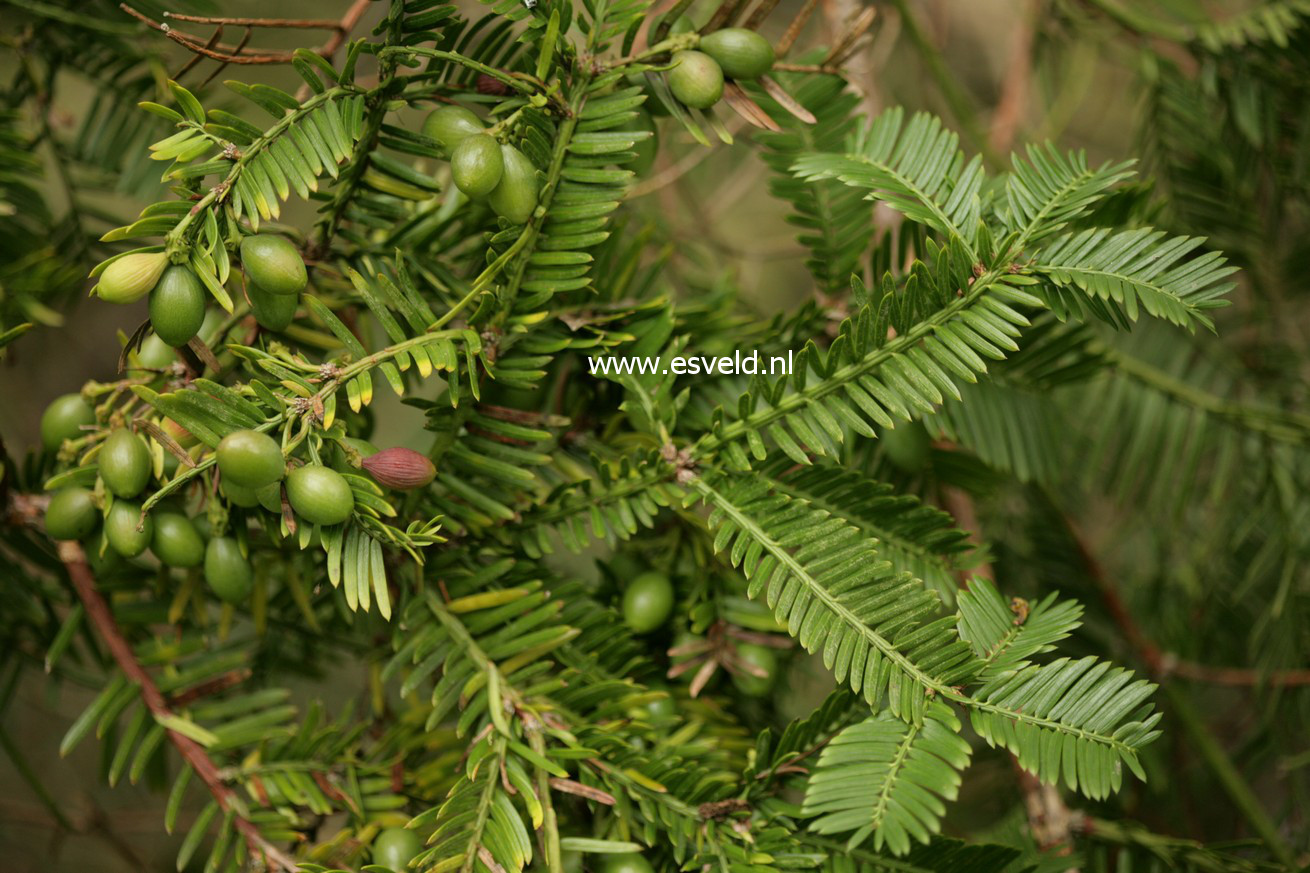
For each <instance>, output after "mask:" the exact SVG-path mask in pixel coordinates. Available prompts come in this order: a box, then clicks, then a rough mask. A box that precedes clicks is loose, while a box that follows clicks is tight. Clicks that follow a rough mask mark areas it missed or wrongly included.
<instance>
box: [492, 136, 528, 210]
mask: <svg viewBox="0 0 1310 873" xmlns="http://www.w3.org/2000/svg"><path fill="white" fill-rule="evenodd" d="M500 152H501V157H502V159H503V160H504V162H505V171H504V173H503V174H502V175H501V177H500V184H499V185H497V186H496V187H495V189H494V190H493V191H492V192H491V194H490V195H489V196H488V198H487V202H488V203H490V204H491V208H492V209H494V210H495V211H496V214H497V215H499V216H501V217H502V218H504V219H505V220H507V221H508V222H509V223H510V224H523V222H525V221H527V220H528V219H529V218H531V217H532V211H533V210H534V209H536V208H537V168H536V167H535V166H533V164H532V161H530V160H528V156H527V155H525V154H523V152H521V151H519V150H518V149H516V148H514V146H512V145H502V146H501V147H500Z"/></svg>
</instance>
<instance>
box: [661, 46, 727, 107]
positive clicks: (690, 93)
mask: <svg viewBox="0 0 1310 873" xmlns="http://www.w3.org/2000/svg"><path fill="white" fill-rule="evenodd" d="M669 90H670V91H672V92H673V96H674V97H676V98H677V99H678V102H679V103H681V104H682V105H683V106H690V107H691V108H692V109H709V108H710V107H711V106H713V105H714V104H715V103H718V102H719V98H720V97H722V96H723V69H722V68H721V67H719V64H718V62H717V61H715V60H714V58H712V57H710V56H709V55H707V54H705V53H704V52H696V51H685V52H674V54H673V68H672V69H671V70H669Z"/></svg>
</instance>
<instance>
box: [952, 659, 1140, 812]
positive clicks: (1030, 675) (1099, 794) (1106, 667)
mask: <svg viewBox="0 0 1310 873" xmlns="http://www.w3.org/2000/svg"><path fill="white" fill-rule="evenodd" d="M1155 688H1156V686H1155V684H1154V683H1152V682H1148V681H1147V680H1145V679H1135V678H1133V673H1132V671H1131V670H1125V669H1123V668H1121V667H1113V666H1111V665H1110V664H1109V663H1108V662H1105V661H1100V660H1097V659H1096V658H1094V657H1087V658H1082V659H1080V660H1077V661H1072V660H1070V659H1068V658H1060V659H1058V660H1056V661H1052V662H1051V663H1049V664H1046V665H1044V666H1035V665H1030V666H1027V667H1024V668H1022V669H1020V670H1019V671H1017V672H1011V673H1005V674H1001V675H997V676H995V677H994V678H992V679H990V680H989V681H988V682H987V683H986V684H985V685H983V687H982V688H980V689H978V691H977V692H975V693H974V694H973V695H972V696H971V697H970V699H969V700H968V701H967V703H966V705H967V706H968V707H969V708H970V713H969V714H970V721H971V723H972V724H973V728H974V730H975V731H977V732H978V735H979V736H981V737H982V738H983V739H985V740H986V741H987V742H988V743H989V744H991V745H993V746H1000V747H1001V748H1005V749H1009V750H1010V751H1011V752H1013V753H1014V754H1015V756H1016V757H1017V758H1018V759H1019V766H1021V767H1023V768H1024V769H1025V770H1027V771H1029V772H1030V773H1033V774H1035V775H1036V776H1037V777H1038V778H1039V779H1041V780H1042V781H1044V782H1048V783H1055V782H1057V781H1059V780H1060V779H1061V777H1063V779H1064V783H1065V784H1066V785H1067V786H1069V788H1071V789H1073V790H1075V791H1081V792H1082V793H1083V794H1085V795H1087V796H1088V797H1091V798H1093V799H1098V800H1099V799H1101V798H1104V797H1108V796H1109V795H1110V794H1112V793H1113V792H1115V791H1118V790H1119V786H1120V784H1121V783H1122V781H1123V766H1122V765H1127V767H1128V769H1130V770H1132V772H1133V773H1134V774H1136V776H1137V778H1139V779H1145V778H1146V773H1145V772H1144V771H1143V770H1142V765H1141V764H1140V763H1139V762H1138V759H1137V753H1138V750H1139V749H1141V748H1142V747H1143V746H1145V745H1147V744H1148V743H1150V742H1151V741H1152V740H1154V739H1155V738H1156V737H1158V736H1159V734H1160V732H1159V731H1157V730H1156V729H1155V727H1156V725H1157V724H1158V723H1159V721H1160V713H1158V712H1155V713H1153V712H1152V709H1153V705H1152V704H1151V703H1150V702H1148V698H1149V697H1150V696H1151V693H1152V692H1154V691H1155Z"/></svg>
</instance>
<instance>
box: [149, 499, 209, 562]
mask: <svg viewBox="0 0 1310 873" xmlns="http://www.w3.org/2000/svg"><path fill="white" fill-rule="evenodd" d="M150 550H151V551H152V552H154V553H155V557H156V558H158V559H159V562H160V563H161V564H164V565H165V566H167V567H198V566H200V562H201V561H203V560H204V559H205V541H204V540H202V539H201V538H200V531H198V530H196V526H195V525H194V524H192V523H191V519H189V518H187V517H186V516H185V515H182V514H181V513H178V512H160V513H156V514H155V535H154V536H153V537H152V538H151V540H150Z"/></svg>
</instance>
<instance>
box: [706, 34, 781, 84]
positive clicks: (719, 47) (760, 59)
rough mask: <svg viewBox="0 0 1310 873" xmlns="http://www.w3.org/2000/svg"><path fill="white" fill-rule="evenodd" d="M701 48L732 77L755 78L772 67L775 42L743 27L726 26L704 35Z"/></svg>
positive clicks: (724, 72) (725, 73) (726, 74)
mask: <svg viewBox="0 0 1310 873" xmlns="http://www.w3.org/2000/svg"><path fill="white" fill-rule="evenodd" d="M700 50H701V51H702V52H704V53H705V54H707V55H709V56H710V57H712V58H714V60H715V61H717V62H718V64H719V66H720V67H721V68H722V69H723V75H725V76H727V77H728V78H729V79H754V78H757V77H758V76H762V75H764V74H765V73H767V72H768V71H769V70H770V69H772V67H773V46H771V45H769V41H768V40H767V39H765V38H764V37H762V36H760V35H759V34H758V33H756V32H755V31H753V30H747V29H746V28H744V27H725V28H723V29H722V30H716V31H714V32H713V33H709V34H706V35H705V36H702V37H701V39H700Z"/></svg>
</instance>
